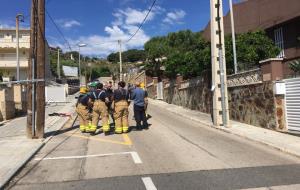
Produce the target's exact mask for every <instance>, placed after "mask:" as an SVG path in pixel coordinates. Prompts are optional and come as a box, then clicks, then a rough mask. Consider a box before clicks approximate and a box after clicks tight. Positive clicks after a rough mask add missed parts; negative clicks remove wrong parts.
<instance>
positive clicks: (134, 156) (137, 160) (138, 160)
mask: <svg viewBox="0 0 300 190" xmlns="http://www.w3.org/2000/svg"><path fill="white" fill-rule="evenodd" d="M126 154H130V155H131V157H132V159H133V162H134V163H135V164H141V163H142V160H141V158H140V157H139V155H138V153H137V152H117V153H108V154H90V155H82V156H60V157H45V158H35V159H34V160H36V161H41V160H43V161H44V160H67V159H82V158H95V157H108V156H115V155H126Z"/></svg>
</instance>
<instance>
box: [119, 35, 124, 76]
mask: <svg viewBox="0 0 300 190" xmlns="http://www.w3.org/2000/svg"><path fill="white" fill-rule="evenodd" d="M118 43H119V46H120V50H119V58H120V81H122V80H123V66H122V41H121V40H118Z"/></svg>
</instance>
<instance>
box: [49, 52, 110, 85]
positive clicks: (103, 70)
mask: <svg viewBox="0 0 300 190" xmlns="http://www.w3.org/2000/svg"><path fill="white" fill-rule="evenodd" d="M71 56H72V57H73V60H72V59H71ZM78 58H79V54H78V52H77V51H72V52H66V53H61V54H60V67H61V68H60V70H61V76H64V73H63V70H62V66H63V65H65V66H72V67H78ZM87 63H92V64H91V67H89V66H88V65H87ZM50 69H51V72H52V74H53V76H55V77H57V76H58V74H57V51H50ZM111 69H112V68H110V67H109V66H108V65H107V62H106V61H103V60H100V59H98V58H96V57H89V56H82V57H81V74H82V75H85V74H86V75H87V77H88V78H91V79H92V80H93V79H95V78H98V77H101V76H102V77H108V76H110V75H111V73H112V70H111Z"/></svg>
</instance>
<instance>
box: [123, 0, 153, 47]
mask: <svg viewBox="0 0 300 190" xmlns="http://www.w3.org/2000/svg"><path fill="white" fill-rule="evenodd" d="M155 3H156V0H153V3H152V5H151V7H150V8H149V10H148V12H147V14H146V16H145V18H144V20H143V21H142V23H141V24H140V25H139V27H138V29H137V30H136V31H135V33H134V34H132V35H131V37H130V38H129V39H128V40H127V41H126V43H128V42H130V40H132V38H133V37H134V36H135V35H136V34H137V33H138V32H139V30H140V29H141V28H142V26H143V24H144V23H145V22H146V20H147V18H148V16H149V14H150V13H151V11H152V9H153V7H154V5H155Z"/></svg>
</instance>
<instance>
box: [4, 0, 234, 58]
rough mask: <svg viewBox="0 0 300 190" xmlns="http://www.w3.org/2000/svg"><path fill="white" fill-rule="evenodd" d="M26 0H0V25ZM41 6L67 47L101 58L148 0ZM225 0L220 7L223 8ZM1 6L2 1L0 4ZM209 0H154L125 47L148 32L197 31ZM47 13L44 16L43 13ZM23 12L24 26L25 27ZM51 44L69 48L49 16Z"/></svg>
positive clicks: (132, 26) (73, 0) (50, 1)
mask: <svg viewBox="0 0 300 190" xmlns="http://www.w3.org/2000/svg"><path fill="white" fill-rule="evenodd" d="M30 2H31V1H30V0H1V4H2V6H1V7H0V27H12V26H14V22H15V15H16V14H17V13H23V14H24V15H25V16H27V15H29V13H30ZM46 2H47V4H46V9H47V11H48V12H49V13H50V15H51V16H52V18H53V19H54V20H55V22H56V23H57V24H58V26H59V27H60V29H61V31H62V32H63V33H64V35H65V37H66V38H67V39H68V41H69V42H70V44H71V45H72V46H73V47H72V48H73V49H74V50H76V47H75V44H77V43H79V42H82V43H86V44H88V46H87V47H85V48H82V53H84V54H87V55H88V54H90V55H99V56H102V57H105V56H106V55H107V54H109V53H111V52H114V51H116V50H117V43H116V42H115V41H116V40H117V39H122V40H123V41H126V40H127V39H128V38H129V37H130V35H131V34H132V33H134V32H135V30H136V28H137V27H138V25H139V23H140V22H141V21H142V20H143V18H144V16H145V14H146V12H147V10H148V8H149V7H150V5H151V4H152V0H46ZM227 4H228V0H225V1H224V11H225V12H227V10H228V6H227ZM3 5H4V6H3ZM209 14H210V13H209V0H157V3H156V5H155V7H154V9H153V11H152V12H151V14H150V15H149V17H148V19H147V21H146V23H145V25H144V26H143V27H142V29H141V30H140V31H139V33H138V34H137V35H136V36H135V38H133V40H132V41H130V42H129V43H126V44H124V49H130V48H142V47H143V44H144V43H145V42H146V41H147V40H149V39H150V38H151V37H153V36H158V35H165V34H167V33H168V32H174V31H178V30H183V29H190V30H192V31H200V30H201V29H203V28H204V27H205V26H206V24H207V22H208V21H209ZM46 17H47V16H46ZM29 20H30V17H29V16H28V17H26V19H25V23H22V26H23V27H29ZM46 36H47V40H48V42H49V44H50V45H52V46H60V47H62V48H63V49H64V50H68V49H67V48H66V45H65V43H64V40H63V39H62V37H61V36H60V35H59V33H58V32H57V30H56V29H55V27H54V25H53V24H52V23H51V22H50V19H49V18H48V17H47V18H46Z"/></svg>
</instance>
